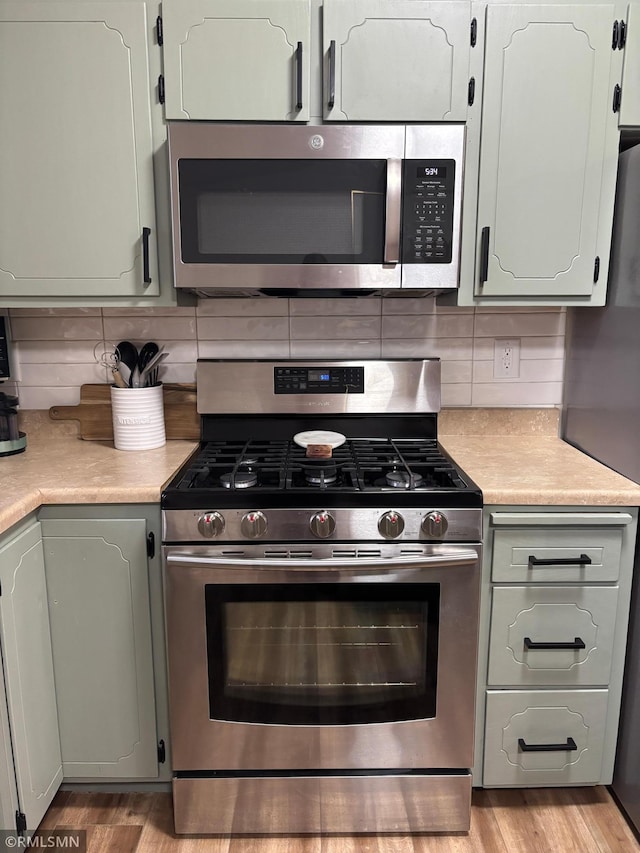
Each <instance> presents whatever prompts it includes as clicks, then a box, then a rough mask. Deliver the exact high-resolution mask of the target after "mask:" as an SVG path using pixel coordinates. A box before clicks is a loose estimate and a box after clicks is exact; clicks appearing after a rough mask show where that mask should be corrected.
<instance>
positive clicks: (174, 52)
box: [162, 0, 311, 121]
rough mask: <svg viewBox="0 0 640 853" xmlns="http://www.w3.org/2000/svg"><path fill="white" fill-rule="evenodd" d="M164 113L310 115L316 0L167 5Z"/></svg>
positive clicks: (195, 0) (264, 117) (196, 0)
mask: <svg viewBox="0 0 640 853" xmlns="http://www.w3.org/2000/svg"><path fill="white" fill-rule="evenodd" d="M162 18H163V27H164V46H163V53H164V77H165V116H166V117H167V118H168V119H211V120H218V119H220V120H223V121H241V120H247V121H306V120H307V119H308V118H309V50H310V46H311V44H310V35H309V33H310V12H309V0H268V2H265V0H164V2H163V4H162Z"/></svg>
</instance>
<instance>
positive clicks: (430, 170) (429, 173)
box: [416, 166, 447, 179]
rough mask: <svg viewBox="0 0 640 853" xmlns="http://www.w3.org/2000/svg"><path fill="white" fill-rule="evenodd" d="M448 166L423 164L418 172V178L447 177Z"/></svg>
mask: <svg viewBox="0 0 640 853" xmlns="http://www.w3.org/2000/svg"><path fill="white" fill-rule="evenodd" d="M446 177H447V167H446V166H421V167H420V168H419V169H418V170H417V172H416V178H442V179H444V178H446Z"/></svg>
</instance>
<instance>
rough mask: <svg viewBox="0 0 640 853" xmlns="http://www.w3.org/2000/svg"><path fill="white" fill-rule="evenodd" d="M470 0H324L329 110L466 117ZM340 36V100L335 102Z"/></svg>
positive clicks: (339, 117)
mask: <svg viewBox="0 0 640 853" xmlns="http://www.w3.org/2000/svg"><path fill="white" fill-rule="evenodd" d="M470 22H471V14H470V5H469V4H468V3H466V2H450V3H442V2H440V3H438V2H435V3H431V2H427V0H396V2H393V3H389V2H388V0H351V2H349V3H345V2H344V0H325V3H324V6H323V33H324V53H325V81H324V104H325V108H324V109H325V118H328V119H334V120H336V121H464V120H465V118H466V115H467V98H468V84H469V79H468V70H469V49H470V48H469V27H470ZM332 41H335V44H336V50H335V79H336V86H335V106H334V107H331V106H329V104H328V92H329V88H328V87H329V72H330V68H329V61H330V60H329V57H328V51H329V47H330V44H331V42H332Z"/></svg>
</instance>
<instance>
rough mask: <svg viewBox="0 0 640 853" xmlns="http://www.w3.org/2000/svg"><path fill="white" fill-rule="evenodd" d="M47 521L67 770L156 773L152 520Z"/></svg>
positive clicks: (100, 774)
mask: <svg viewBox="0 0 640 853" xmlns="http://www.w3.org/2000/svg"><path fill="white" fill-rule="evenodd" d="M41 523H42V532H43V542H44V553H45V563H46V575H47V587H48V591H49V611H50V618H51V641H52V646H53V662H54V668H55V677H56V693H57V698H58V715H59V720H60V743H61V748H62V760H63V767H64V775H65V778H69V777H72V778H79V777H83V778H86V777H92V778H96V779H98V778H117V777H124V778H135V777H153V776H157V774H158V762H157V743H156V719H155V698H154V686H153V660H152V650H151V624H150V614H149V582H148V574H147V554H146V524H145V521H144V520H143V519H130V520H124V519H96V520H93V519H44V520H43V521H42V522H41Z"/></svg>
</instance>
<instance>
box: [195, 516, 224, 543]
mask: <svg viewBox="0 0 640 853" xmlns="http://www.w3.org/2000/svg"><path fill="white" fill-rule="evenodd" d="M198 530H199V531H200V533H201V534H202V535H203V536H206V537H207V538H208V539H210V538H211V537H212V536H220V534H221V533H222V531H223V530H224V518H223V517H222V516H221V515H220V513H219V512H205V513H204V514H203V515H201V516H200V518H199V519H198Z"/></svg>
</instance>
